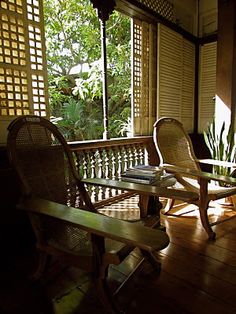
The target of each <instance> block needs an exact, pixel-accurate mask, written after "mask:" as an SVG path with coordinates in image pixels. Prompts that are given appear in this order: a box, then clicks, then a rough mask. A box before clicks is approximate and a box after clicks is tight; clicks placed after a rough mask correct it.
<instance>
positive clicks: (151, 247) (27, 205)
mask: <svg viewBox="0 0 236 314" xmlns="http://www.w3.org/2000/svg"><path fill="white" fill-rule="evenodd" d="M17 208H18V209H21V210H25V211H27V212H31V213H36V214H39V215H46V216H50V217H54V218H56V219H59V220H63V221H64V222H67V223H69V224H71V225H74V226H75V227H78V228H80V229H82V230H84V231H87V232H89V233H91V234H95V235H97V236H101V237H104V238H109V239H113V240H116V241H119V242H122V243H125V244H127V245H130V246H135V247H138V248H140V249H142V250H145V251H149V252H152V251H155V250H161V249H164V248H165V247H166V246H167V245H168V244H169V237H168V235H167V234H166V233H165V232H163V231H160V230H155V229H151V228H148V227H145V226H142V225H137V224H132V223H130V222H127V221H122V220H119V219H115V218H111V217H107V216H103V215H100V214H97V213H92V212H89V211H86V210H82V209H78V208H74V207H68V206H66V205H61V204H58V203H55V202H52V201H48V200H45V199H41V198H29V199H25V200H22V201H21V203H19V204H18V205H17Z"/></svg>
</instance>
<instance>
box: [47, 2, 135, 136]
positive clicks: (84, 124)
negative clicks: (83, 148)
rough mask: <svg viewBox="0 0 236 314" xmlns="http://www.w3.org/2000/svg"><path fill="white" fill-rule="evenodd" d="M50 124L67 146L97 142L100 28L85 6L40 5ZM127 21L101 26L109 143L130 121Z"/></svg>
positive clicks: (115, 20)
mask: <svg viewBox="0 0 236 314" xmlns="http://www.w3.org/2000/svg"><path fill="white" fill-rule="evenodd" d="M44 19H45V37H46V49H47V64H48V80H49V99H50V112H51V120H52V121H53V122H54V123H56V124H57V125H58V127H59V128H60V129H61V130H62V132H63V134H64V135H65V137H66V138H67V140H69V141H73V140H87V139H98V138H102V133H103V123H102V119H103V117H102V115H103V112H102V79H101V66H100V63H101V48H100V25H99V20H98V17H97V14H96V11H95V9H94V8H93V7H92V5H91V3H90V1H89V0H81V1H77V0H67V1H59V0H45V1H44ZM130 38H131V34H130V18H128V17H127V16H124V15H122V14H120V13H119V12H117V11H115V12H114V13H113V14H112V15H111V16H110V19H109V21H108V22H107V41H106V44H107V67H108V99H109V100H108V117H109V133H110V137H120V136H124V135H126V134H125V133H123V132H122V130H123V129H122V127H123V126H124V124H125V123H126V122H127V121H130V115H131V57H130V50H131V47H130V46H131V40H130Z"/></svg>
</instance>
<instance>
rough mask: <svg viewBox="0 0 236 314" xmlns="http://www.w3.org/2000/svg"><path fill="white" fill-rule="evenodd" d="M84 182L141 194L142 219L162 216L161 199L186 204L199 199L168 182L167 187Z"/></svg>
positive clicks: (130, 183) (101, 181) (99, 179)
mask: <svg viewBox="0 0 236 314" xmlns="http://www.w3.org/2000/svg"><path fill="white" fill-rule="evenodd" d="M82 182H84V183H85V184H90V185H99V186H104V187H110V188H115V189H120V190H126V191H131V192H133V193H137V194H139V199H140V202H139V207H140V217H141V218H145V217H147V216H149V215H155V216H160V209H161V208H162V204H161V202H160V201H159V197H166V198H176V199H179V200H182V201H185V202H188V201H190V200H197V199H198V194H197V193H195V192H187V191H180V190H176V189H173V188H170V186H171V185H173V183H172V184H170V185H168V184H167V182H166V184H165V187H162V186H157V185H148V184H140V183H133V182H128V181H119V180H111V179H102V178H87V179H82Z"/></svg>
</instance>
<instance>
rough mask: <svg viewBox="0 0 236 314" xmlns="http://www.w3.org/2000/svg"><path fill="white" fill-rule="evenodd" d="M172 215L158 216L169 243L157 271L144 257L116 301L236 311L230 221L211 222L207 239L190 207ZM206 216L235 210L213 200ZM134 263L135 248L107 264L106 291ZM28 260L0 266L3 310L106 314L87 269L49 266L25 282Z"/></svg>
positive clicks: (141, 307) (234, 228) (233, 225)
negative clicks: (120, 261)
mask: <svg viewBox="0 0 236 314" xmlns="http://www.w3.org/2000/svg"><path fill="white" fill-rule="evenodd" d="M131 203H132V206H136V205H135V204H136V202H135V201H133V202H131ZM121 210H123V209H121ZM134 211H135V209H134ZM172 213H173V214H174V215H172V216H163V217H162V224H163V225H165V226H166V228H167V233H168V234H169V236H170V239H171V243H170V245H169V246H168V247H167V248H166V249H164V250H163V251H161V252H160V253H158V256H159V259H160V261H161V264H162V269H161V274H160V275H158V274H157V273H156V272H155V271H154V270H153V269H152V267H151V266H150V265H149V264H148V263H147V262H144V263H143V264H142V265H141V266H140V267H139V269H138V271H137V272H136V273H135V275H134V276H133V277H132V278H131V280H129V282H128V283H127V284H126V285H125V286H124V287H123V288H122V289H121V290H120V292H119V293H118V294H117V296H116V298H115V299H116V302H117V304H118V305H119V307H120V308H121V309H122V310H125V312H126V313H127V314H134V313H136V314H138V313H140V314H141V313H145V314H146V313H150V314H155V313H160V314H167V313H168V314H169V313H171V314H173V313H174V314H178V313H196V314H199V313H201V314H202V313H214V314H227V313H229V314H232V313H236V218H232V219H230V220H228V221H227V222H224V223H223V224H219V225H216V226H215V227H214V230H215V231H216V233H217V239H216V241H214V242H211V241H208V240H207V236H206V233H205V232H204V231H203V229H202V227H201V224H200V221H199V217H198V216H199V215H198V211H197V210H196V207H194V206H192V205H191V206H189V205H188V206H177V207H175V209H174V211H173V212H172ZM176 214H178V215H181V217H178V218H176V216H175V215H176ZM209 214H210V217H211V220H212V221H217V220H218V219H219V218H222V217H224V218H226V217H231V216H232V215H233V214H236V212H233V211H232V208H231V207H230V206H228V207H223V206H222V205H219V204H217V203H214V204H212V206H211V208H210V210H209ZM132 215H133V213H132ZM139 261H140V254H139V252H138V251H135V252H133V253H132V255H130V256H129V258H128V259H127V260H125V262H124V263H123V264H122V265H121V266H120V267H119V268H115V267H112V268H111V271H110V284H111V288H112V289H113V288H114V287H116V286H117V285H118V283H121V282H123V280H124V279H125V278H126V277H127V276H128V274H129V273H130V271H131V270H132V269H133V268H134V267H135V265H137V263H139ZM32 265H33V254H32V251H30V250H28V251H27V250H25V251H24V253H22V254H18V255H17V256H15V258H14V260H13V259H12V260H11V261H10V262H9V263H8V264H7V265H5V267H4V268H3V267H2V268H1V282H0V313H1V314H18V313H19V314H20V313H22V314H23V313H24V314H28V313H30V314H47V313H50V314H51V313H55V314H72V313H96V314H100V313H101V314H102V313H104V310H103V308H102V306H101V305H100V303H99V301H98V299H97V297H96V292H95V290H94V288H93V286H92V285H91V280H90V278H89V276H88V275H87V274H86V273H84V272H81V271H80V270H77V269H75V268H63V267H62V265H57V264H54V267H53V275H52V273H51V275H50V276H49V275H47V274H45V276H44V278H43V280H42V281H41V282H40V283H37V284H36V283H35V284H32V283H30V282H29V281H28V279H27V275H28V273H29V272H30V269H31V268H32Z"/></svg>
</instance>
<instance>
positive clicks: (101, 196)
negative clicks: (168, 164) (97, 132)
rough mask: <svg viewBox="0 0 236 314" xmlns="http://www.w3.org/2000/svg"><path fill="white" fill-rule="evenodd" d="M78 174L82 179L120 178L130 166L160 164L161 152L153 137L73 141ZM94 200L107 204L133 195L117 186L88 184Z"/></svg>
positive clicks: (71, 144)
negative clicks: (158, 151)
mask: <svg viewBox="0 0 236 314" xmlns="http://www.w3.org/2000/svg"><path fill="white" fill-rule="evenodd" d="M69 144H70V148H71V150H72V151H73V153H74V156H75V158H76V165H77V170H78V173H79V174H80V176H81V177H83V178H106V179H120V177H121V173H122V172H124V171H125V170H126V169H127V168H128V167H132V166H135V165H138V164H150V165H157V164H158V163H159V159H158V155H157V153H156V149H155V147H154V143H153V139H152V137H151V136H142V137H134V138H119V139H111V140H94V141H81V142H71V143H69ZM88 190H89V193H90V195H91V197H92V200H93V201H94V202H96V203H97V204H98V203H99V204H101V205H102V204H103V203H104V204H105V203H107V202H108V201H109V202H110V201H114V200H117V199H119V198H124V197H125V196H127V195H130V193H128V192H124V191H119V190H115V189H109V188H102V187H96V186H88Z"/></svg>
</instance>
